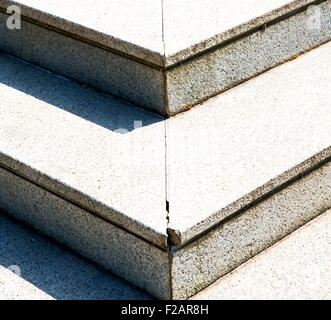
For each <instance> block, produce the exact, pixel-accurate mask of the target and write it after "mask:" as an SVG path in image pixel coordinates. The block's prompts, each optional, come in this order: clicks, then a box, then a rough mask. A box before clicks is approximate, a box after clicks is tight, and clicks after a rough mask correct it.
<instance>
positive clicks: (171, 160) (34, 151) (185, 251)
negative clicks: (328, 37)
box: [0, 43, 331, 299]
mask: <svg viewBox="0 0 331 320" xmlns="http://www.w3.org/2000/svg"><path fill="white" fill-rule="evenodd" d="M330 46H331V43H328V44H325V45H323V46H321V47H320V48H318V49H316V50H313V51H312V52H309V53H307V54H306V55H303V56H301V57H300V58H298V59H297V60H295V61H291V62H289V63H288V64H285V65H282V66H280V67H278V68H276V69H273V70H271V71H269V72H268V73H266V74H263V75H261V76H259V77H257V78H255V79H253V80H251V81H249V82H247V83H245V84H243V85H241V86H238V87H237V88H234V89H232V90H230V91H228V92H227V93H225V94H222V95H220V96H218V97H217V98H215V99H212V100H210V101H209V102H208V103H206V104H205V105H203V106H200V107H197V108H195V110H191V111H190V112H187V113H184V114H181V115H178V116H176V117H173V118H171V119H168V120H164V119H163V118H162V117H159V116H157V115H155V114H153V113H150V112H148V111H145V110H142V109H139V108H135V107H133V106H132V105H128V104H127V103H125V102H123V101H122V100H119V99H114V98H113V97H111V96H109V95H107V94H104V93H100V92H96V91H95V90H93V89H89V88H86V87H84V86H79V85H77V84H75V83H73V82H72V81H69V80H66V79H64V78H62V77H59V76H57V75H55V74H52V73H50V72H45V71H43V70H40V69H37V68H35V67H33V66H31V65H29V64H27V63H22V62H20V61H18V60H17V59H13V58H10V57H9V56H6V55H3V54H2V55H0V65H1V70H2V72H1V73H0V96H1V100H0V166H1V167H2V168H3V169H1V172H2V176H1V177H2V178H1V181H2V182H1V183H2V187H1V188H0V192H1V196H0V208H2V209H4V211H6V212H8V213H10V214H12V215H14V216H15V217H17V218H18V219H21V220H24V221H27V222H28V223H30V224H31V225H33V226H34V227H35V228H37V229H38V230H41V231H42V232H44V233H47V234H49V235H50V236H52V237H54V238H55V239H57V240H58V241H60V242H62V243H65V244H67V245H68V246H70V247H72V248H74V249H75V250H77V251H78V252H80V253H81V254H83V255H85V256H87V257H88V258H89V259H92V260H94V261H97V262H98V263H99V264H101V265H102V266H104V267H105V268H107V269H110V270H113V272H114V273H116V274H118V275H120V276H121V277H124V278H126V279H128V280H129V281H131V282H133V283H135V284H137V285H138V286H140V287H141V288H144V289H146V290H148V291H149V292H150V293H151V294H153V295H154V296H156V297H158V298H181V299H182V298H187V297H189V296H190V295H192V294H194V293H196V291H197V290H200V289H201V288H203V287H204V286H207V285H208V284H209V283H211V282H212V281H215V280H216V279H217V278H218V277H220V276H222V275H224V273H226V272H229V271H231V270H232V269H233V268H235V267H237V266H238V265H239V264H240V263H243V262H245V261H246V260H247V259H249V258H251V257H252V256H253V255H255V254H257V253H258V252H260V251H261V250H263V249H265V248H266V247H268V246H270V245H271V244H273V243H274V242H275V241H277V240H279V239H280V238H281V237H283V236H285V235H286V234H288V233H289V232H291V231H293V230H295V229H296V228H298V227H300V226H301V225H302V224H303V223H305V222H307V221H309V219H312V218H314V217H315V216H316V215H318V214H320V213H322V212H323V211H325V210H326V209H327V208H328V207H329V201H330V199H329V198H330V194H327V192H328V190H329V181H330V171H327V169H326V168H329V166H327V165H325V166H324V167H323V168H322V169H319V170H318V171H316V172H317V173H316V172H315V173H314V174H311V175H309V176H308V177H305V178H304V179H303V180H301V182H297V183H296V184H294V185H291V186H289V187H287V188H285V189H284V190H283V191H279V188H280V187H281V186H283V185H284V184H286V183H290V182H291V181H292V180H293V179H294V178H296V177H299V176H302V175H303V174H304V173H305V172H306V171H307V170H310V169H313V168H315V167H316V166H318V165H321V164H322V163H325V162H326V161H327V160H328V159H330V144H331V143H330V142H331V139H330V138H331V137H330V130H328V128H329V123H330V113H329V101H330V97H329V95H330V92H331V90H330V83H331V81H330V72H329V68H328V67H329V63H330V54H331V50H330ZM261 87H263V91H261ZM307 88H309V89H307ZM312 106H313V107H312ZM140 121H141V122H142V124H141V127H136V126H137V122H140ZM13 173H15V174H16V175H14V174H13ZM22 177H23V178H22ZM314 177H315V178H314ZM24 178H26V179H28V180H30V181H32V182H33V183H31V182H28V181H26V180H25V179H24ZM317 182H318V183H319V187H318V188H317ZM297 186H299V187H298V188H299V191H297V189H296V188H297ZM166 187H167V189H166ZM312 190H313V192H312ZM270 192H276V194H275V195H273V196H271V197H270ZM262 197H269V198H267V199H266V200H265V201H264V202H262V204H259V205H257V206H255V207H253V208H251V209H249V210H247V208H245V210H246V211H244V210H242V211H241V215H239V216H238V213H239V212H238V211H239V210H241V209H242V208H243V207H245V206H249V205H252V204H253V203H254V202H256V201H257V200H261V198H262ZM300 197H301V198H300ZM305 198H306V199H307V201H306V200H305ZM275 199H276V200H275ZM298 199H299V200H298ZM166 200H168V201H169V208H170V212H169V214H168V213H167V211H166ZM256 208H262V209H261V210H262V211H261V210H260V209H256ZM275 208H276V209H275ZM284 210H285V211H284ZM261 212H264V213H265V214H263V215H261ZM231 215H235V217H234V218H233V219H231V220H229V221H227V222H226V223H225V224H222V225H221V226H220V224H221V223H222V222H224V221H223V220H224V219H225V218H229V216H231ZM167 218H168V219H169V222H168V220H167ZM245 228H246V229H245ZM211 229H212V230H211ZM222 230H228V231H224V232H225V233H223V231H222ZM242 230H246V231H247V232H245V233H243V231H242ZM177 231H178V232H177ZM169 233H170V238H171V239H170V240H171V242H172V244H173V245H177V247H175V246H171V249H172V251H171V252H172V253H174V255H173V257H172V258H171V259H170V260H169V258H170V257H171V256H170V257H169V251H167V250H168V243H167V238H168V234H169ZM205 233H207V234H205ZM224 234H226V241H223V242H219V239H220V238H221V239H223V238H222V237H224ZM243 235H245V239H246V240H247V239H251V240H252V241H251V242H249V243H246V242H244V240H245V239H242V238H241V237H243ZM232 236H233V237H232ZM237 239H238V241H237ZM241 239H242V241H241ZM246 240H245V241H246ZM188 242H191V243H190V244H187V243H188ZM251 243H254V248H253V249H252V248H251V247H252V246H251V245H250V246H248V245H249V244H251ZM246 245H247V246H248V247H247V248H246V247H245V246H246ZM219 246H220V247H219ZM178 248H181V249H180V250H178ZM243 248H244V249H243ZM215 250H216V253H215ZM217 250H219V251H217ZM222 252H223V255H224V257H228V258H227V259H228V260H227V261H224V260H222V259H220V258H219V256H218V253H220V254H221V253H222ZM202 257H205V260H204V259H203V258H202ZM200 258H201V259H200ZM210 261H215V262H217V263H216V264H215V265H211V267H210ZM170 267H171V268H170ZM142 269H143V272H144V275H145V276H142V277H141V272H142ZM170 279H171V281H172V284H171V285H170Z"/></svg>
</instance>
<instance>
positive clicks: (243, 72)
mask: <svg viewBox="0 0 331 320" xmlns="http://www.w3.org/2000/svg"><path fill="white" fill-rule="evenodd" d="M269 2H270V3H273V1H269ZM276 2H277V1H276ZM220 3H222V2H221V1H220ZM319 8H320V10H321V12H320V19H321V27H320V29H313V30H312V29H310V27H309V24H308V23H307V21H308V20H307V19H308V18H307V17H309V15H308V14H307V11H304V12H302V13H299V14H296V15H294V16H292V17H290V18H288V19H286V20H283V21H281V22H278V23H276V24H273V25H271V26H268V27H267V28H266V29H265V30H258V31H256V32H254V33H253V34H252V35H249V36H246V37H243V38H242V39H239V40H237V41H233V42H231V43H230V44H228V45H225V46H223V47H221V48H219V49H218V50H214V51H211V52H210V53H206V54H205V55H202V56H201V57H198V58H196V59H193V60H190V61H189V62H187V63H185V64H183V65H180V66H178V67H176V68H174V69H171V70H169V71H167V72H166V79H167V80H166V81H167V101H168V113H169V114H170V115H175V114H177V113H179V112H181V111H183V110H186V109H187V107H191V106H193V105H196V104H197V103H200V102H202V101H205V100H207V99H208V98H210V97H213V96H215V95H217V94H219V93H220V92H223V91H225V90H227V89H230V88H232V87H234V86H235V85H237V84H239V83H241V82H243V81H246V80H248V79H250V78H252V77H253V76H256V75H258V74H260V73H262V72H264V71H266V70H268V69H270V68H272V67H275V66H277V65H279V64H281V63H283V62H285V61H287V60H289V59H291V58H292V57H294V56H296V55H299V54H301V53H303V52H305V51H307V50H309V49H311V48H314V47H316V46H318V45H320V44H322V43H325V42H326V41H329V40H331V19H330V16H331V6H329V5H328V4H327V3H326V2H324V3H323V4H321V5H320V6H319Z"/></svg>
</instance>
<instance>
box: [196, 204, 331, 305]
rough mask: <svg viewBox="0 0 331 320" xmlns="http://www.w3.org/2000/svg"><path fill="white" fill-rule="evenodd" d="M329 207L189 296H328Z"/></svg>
mask: <svg viewBox="0 0 331 320" xmlns="http://www.w3.org/2000/svg"><path fill="white" fill-rule="evenodd" d="M330 230H331V210H329V211H327V212H325V213H324V214H323V215H321V216H319V217H318V218H316V219H314V220H312V221H311V222H309V223H308V224H306V225H305V226H303V227H302V228H300V229H298V230H296V231H295V232H293V233H291V234H290V235H289V236H287V237H286V238H284V239H283V240H281V241H279V242H277V243H276V244H275V245H274V246H272V247H270V248H269V249H267V250H265V251H263V252H262V253H261V254H259V255H258V256H256V257H254V258H253V259H251V260H249V261H247V262H246V263H245V264H243V265H241V266H240V267H239V268H237V269H235V270H234V271H232V272H231V273H229V274H227V275H226V276H224V277H223V278H221V279H220V280H218V281H217V282H215V283H214V284H212V285H211V286H210V287H208V288H206V289H204V290H202V291H201V292H200V293H198V294H197V295H195V296H194V297H193V298H192V299H201V300H210V299H213V300H218V299H220V300H222V299H226V300H228V299H230V300H232V299H245V300H246V299H252V300H253V299H285V300H296V299H298V300H306V299H310V300H330V299H331V231H330Z"/></svg>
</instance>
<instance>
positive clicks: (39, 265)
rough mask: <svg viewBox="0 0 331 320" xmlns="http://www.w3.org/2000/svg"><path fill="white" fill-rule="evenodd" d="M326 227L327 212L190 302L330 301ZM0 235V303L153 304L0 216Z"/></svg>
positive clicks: (138, 292) (328, 221) (123, 283)
mask: <svg viewBox="0 0 331 320" xmlns="http://www.w3.org/2000/svg"><path fill="white" fill-rule="evenodd" d="M330 224H331V211H330V210H329V211H328V212H325V213H323V214H322V215H320V216H319V217H317V218H316V219H314V220H312V221H310V222H309V223H307V224H306V225H304V226H303V227H301V228H299V229H298V230H296V231H294V232H293V233H291V234H290V235H288V236H287V237H285V238H284V239H282V240H281V241H278V242H277V243H276V244H275V245H273V246H272V247H270V248H268V249H267V250H264V251H263V252H261V253H260V254H259V255H257V256H256V257H254V258H253V259H250V260H249V261H247V262H246V263H244V264H243V265H241V266H240V267H239V268H237V269H235V270H233V271H232V272H231V273H229V274H227V275H226V276H224V277H222V278H221V279H220V280H218V281H216V282H215V283H214V284H212V285H210V286H209V287H207V288H205V289H204V290H202V291H201V292H199V293H198V294H197V295H195V296H194V297H192V299H201V300H210V299H212V300H223V299H227V300H232V299H250V300H251V299H273V300H274V299H286V300H290V299H305V300H306V299H309V300H317V299H321V300H327V299H330V297H331V287H330V284H331V281H330V277H331V273H330V272H331V270H330V259H331V251H330V241H331V239H330ZM0 230H1V231H0V234H1V242H0V253H1V254H0V300H22V299H24V300H26V299H28V300H31V299H33V300H48V299H59V300H68V299H70V300H72V299H80V300H82V299H103V300H105V299H106V300H114V299H116V300H127V299H130V300H135V299H139V300H146V299H151V297H150V296H149V295H148V294H147V293H145V292H144V291H142V290H140V289H139V288H136V287H134V286H131V285H130V284H128V283H127V282H126V281H123V280H121V279H119V278H117V277H116V276H114V275H112V274H110V273H109V272H106V271H104V270H101V269H100V268H98V266H96V265H94V264H92V263H90V262H88V261H86V260H85V259H84V258H82V257H80V256H78V255H76V254H75V253H73V252H72V251H70V250H68V249H67V248H64V247H62V246H60V245H58V244H57V243H55V242H54V241H51V240H50V239H49V238H47V237H44V236H42V235H40V234H38V233H36V232H35V231H33V230H31V229H30V228H27V227H26V226H24V225H22V224H20V223H18V222H17V221H15V220H14V219H12V218H10V217H8V216H7V215H5V214H2V213H0Z"/></svg>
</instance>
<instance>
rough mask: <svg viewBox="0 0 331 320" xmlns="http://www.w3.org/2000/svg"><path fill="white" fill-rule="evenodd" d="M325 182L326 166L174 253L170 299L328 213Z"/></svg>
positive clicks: (330, 169) (329, 169) (330, 188)
mask: <svg viewBox="0 0 331 320" xmlns="http://www.w3.org/2000/svg"><path fill="white" fill-rule="evenodd" d="M330 176H331V162H329V163H328V164H326V165H325V166H323V167H322V168H320V169H318V170H316V171H314V172H313V173H311V174H309V175H307V176H305V177H304V178H302V179H301V180H299V181H297V182H295V183H293V184H292V185H291V186H289V187H287V188H285V189H283V190H281V191H280V192H278V193H276V194H274V195H273V196H271V197H269V198H268V199H266V200H265V201H262V202H261V203H259V204H257V205H255V206H253V207H252V208H251V209H249V210H247V211H245V212H244V213H243V214H240V215H238V216H235V217H234V218H232V219H231V220H229V221H227V222H226V223H224V224H221V225H220V226H219V227H218V228H216V229H214V230H212V231H210V232H209V233H208V234H206V235H205V236H203V237H201V238H199V239H198V240H196V241H194V242H192V243H191V244H189V245H187V246H186V247H184V248H182V249H180V250H179V251H175V252H174V253H173V257H172V273H171V280H172V290H173V296H172V297H173V299H185V298H188V297H190V296H192V295H193V294H195V293H196V292H198V291H200V290H202V289H204V288H205V287H206V286H208V285H209V284H210V283H212V282H213V281H215V280H217V279H218V278H219V277H221V276H223V275H225V274H227V273H228V272H230V271H231V270H233V269H234V268H236V267H238V266H239V265H240V264H242V263H244V262H245V261H247V260H248V259H250V258H252V257H253V256H254V255H256V254H258V253H259V252H261V251H263V250H264V249H266V248H267V247H269V246H271V245H272V244H274V243H275V242H277V241H278V240H279V239H281V238H283V237H285V236H286V235H288V234H289V233H290V232H292V231H294V230H296V229H297V228H299V227H300V226H302V225H304V224H305V223H307V222H308V221H310V220H311V219H313V218H315V217H316V216H318V215H319V214H321V213H323V212H325V211H327V210H328V209H330V208H331V180H330ZM188 270H190V271H189V272H188Z"/></svg>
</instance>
